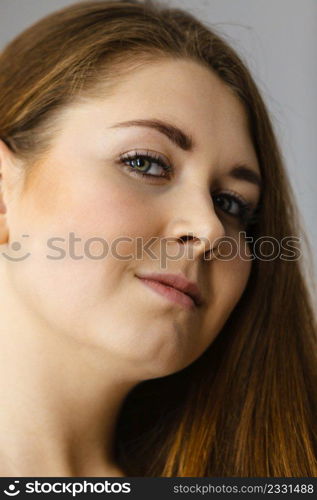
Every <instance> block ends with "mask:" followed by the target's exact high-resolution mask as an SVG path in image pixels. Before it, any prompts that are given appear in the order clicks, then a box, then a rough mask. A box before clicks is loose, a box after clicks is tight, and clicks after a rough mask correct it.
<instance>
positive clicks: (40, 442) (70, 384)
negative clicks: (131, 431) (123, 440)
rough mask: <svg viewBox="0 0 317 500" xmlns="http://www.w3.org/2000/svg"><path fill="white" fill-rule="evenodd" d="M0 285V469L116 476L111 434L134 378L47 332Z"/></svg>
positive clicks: (67, 339) (6, 472)
mask: <svg viewBox="0 0 317 500" xmlns="http://www.w3.org/2000/svg"><path fill="white" fill-rule="evenodd" d="M1 283H2V285H1V287H2V289H1V296H0V318H1V327H0V358H1V363H0V399H1V401H2V402H5V404H2V410H1V411H0V449H1V454H0V465H1V467H0V468H1V471H2V473H1V474H2V475H4V476H74V477H80V476H123V475H124V472H123V471H121V469H120V466H119V465H118V464H116V463H115V461H114V458H113V445H114V432H115V426H116V421H117V417H118V413H119V410H120V408H121V406H122V403H123V401H124V399H125V397H126V396H127V394H128V393H129V391H130V390H131V389H132V388H133V387H134V386H135V385H136V384H137V382H138V381H137V380H131V379H129V377H128V376H125V374H124V368H123V367H121V366H120V364H119V363H118V362H115V360H114V359H113V357H111V356H110V354H109V353H104V352H103V353H100V352H99V350H98V349H96V348H92V347H91V346H87V345H83V344H80V343H78V342H77V341H76V339H74V338H72V337H71V336H67V335H62V334H61V333H60V332H56V331H50V330H49V328H48V327H47V326H46V325H45V324H43V323H40V321H38V320H36V319H35V318H34V317H32V316H31V314H30V312H29V311H27V310H26V309H25V308H24V307H23V305H22V304H21V303H20V302H19V300H18V298H17V297H16V296H14V294H13V293H11V292H10V289H9V287H8V286H5V287H4V286H3V285H4V282H3V281H2V282H1Z"/></svg>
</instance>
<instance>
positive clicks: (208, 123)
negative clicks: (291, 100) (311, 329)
mask: <svg viewBox="0 0 317 500" xmlns="http://www.w3.org/2000/svg"><path fill="white" fill-rule="evenodd" d="M140 118H157V119H161V120H166V121H168V122H170V123H172V124H174V125H176V126H178V127H180V128H181V129H182V130H184V131H187V132H188V133H189V134H190V135H191V136H192V137H193V139H194V140H195V142H196V143H197V147H196V149H195V150H193V151H183V150H181V149H180V148H178V147H177V146H176V145H174V144H172V142H171V141H170V140H169V139H168V138H167V137H165V136H164V135H162V134H161V133H159V132H158V131H155V130H153V129H149V128H145V127H125V128H111V127H112V126H113V125H114V124H115V123H117V122H121V121H125V120H132V119H140ZM59 123H60V127H59V131H58V133H56V135H55V136H54V140H53V142H52V146H51V148H50V151H49V154H48V156H47V157H46V158H45V160H44V161H42V162H41V163H39V164H38V163H37V164H34V167H33V169H32V170H31V173H30V175H29V177H28V178H27V181H26V182H25V183H23V181H24V178H23V175H24V174H23V165H21V161H19V160H18V159H17V158H16V157H15V156H14V154H13V153H12V152H11V151H9V149H8V148H7V147H6V146H5V144H4V143H3V142H1V144H0V161H1V173H2V183H1V193H2V198H1V201H2V205H1V215H0V238H1V247H0V248H1V250H2V253H6V255H11V256H14V257H16V256H18V255H19V256H21V255H25V254H26V253H27V252H30V253H31V255H30V256H29V257H28V258H26V259H25V260H21V261H18V262H13V261H10V260H9V259H8V258H5V257H3V256H2V255H1V258H0V272H1V279H0V283H1V285H0V286H1V289H0V290H1V300H0V316H1V327H0V328H1V332H0V333H1V335H0V356H1V363H0V393H1V401H6V404H5V406H4V405H3V406H2V408H4V407H5V410H6V411H5V412H4V411H2V412H1V414H0V449H1V450H2V452H1V453H2V455H1V458H0V465H1V467H0V469H1V471H2V473H3V475H5V476H10V475H11V476H15V475H16V476H18V475H21V476H22V475H25V476H28V475H29V476H32V475H34V476H41V475H43V476H79V475H82V476H111V475H113V476H123V475H124V471H122V470H121V469H120V467H119V466H118V464H116V463H115V461H114V460H113V456H112V452H111V449H112V448H111V447H112V442H113V434H114V425H115V423H116V419H117V415H118V412H119V410H120V407H121V405H122V403H123V401H124V399H125V397H126V396H127V394H128V393H129V391H130V390H131V389H132V388H133V387H134V386H135V385H136V384H137V383H139V382H140V381H142V380H146V379H150V378H155V377H162V376H165V375H169V374H171V373H174V372H176V371H178V370H181V369H182V368H184V367H186V366H188V365H189V364H190V363H192V362H193V361H194V360H195V359H197V358H198V357H199V356H200V355H201V354H202V353H203V352H204V351H205V350H206V349H207V347H208V346H209V345H210V344H211V343H212V342H213V340H214V339H215V337H216V336H217V334H218V333H219V331H220V330H221V327H222V326H223V325H224V323H225V321H226V320H227V318H228V316H229V315H230V313H231V312H232V310H233V308H234V307H235V305H236V304H237V302H238V300H239V298H240V297H241V295H242V293H243V290H244V289H245V286H246V284H247V281H248V277H249V274H250V270H251V265H252V261H250V260H247V259H246V258H244V259H243V258H241V256H239V255H238V256H237V257H235V258H234V259H231V260H221V259H217V258H213V259H211V260H204V258H203V257H204V252H206V251H207V250H208V249H212V248H216V246H217V244H216V243H215V244H214V243H213V242H214V241H216V239H217V238H218V239H219V238H224V237H225V236H228V235H230V236H231V237H233V238H237V236H238V232H239V231H241V230H242V229H243V228H242V227H241V225H240V223H239V221H238V220H237V219H235V218H234V217H233V216H230V215H229V214H226V213H224V211H222V210H221V208H219V206H217V205H216V204H215V203H213V199H214V198H213V193H214V192H215V191H216V188H217V191H221V192H222V191H223V190H227V189H231V190H235V191H236V192H237V193H238V194H240V195H241V196H242V197H243V198H244V199H245V200H246V201H248V202H250V203H253V205H254V206H255V205H256V204H257V202H258V200H259V195H260V192H259V188H258V187H257V186H255V185H252V184H250V183H248V182H246V181H243V180H238V179H233V178H230V177H229V176H228V175H227V173H228V171H229V170H230V168H231V167H232V166H233V165H234V164H235V163H236V162H238V161H241V162H242V161H243V162H244V163H247V164H249V165H250V167H251V168H253V170H254V171H256V172H259V165H258V162H257V158H256V154H255V151H254V148H253V146H252V143H251V139H250V136H249V133H248V128H247V122H246V116H245V113H244V110H243V107H242V105H241V104H240V102H239V101H238V100H237V98H236V97H235V96H234V95H233V94H232V93H231V91H230V90H229V89H228V88H227V87H226V86H225V85H224V83H223V82H221V81H220V80H219V79H218V77H217V76H215V75H214V74H213V73H212V72H210V71H209V70H208V69H206V68H204V67H202V66H201V65H199V64H198V63H196V62H193V61H189V60H177V61H176V60H174V61H173V60H162V61H157V62H155V63H153V64H151V65H147V66H146V67H143V68H142V69H139V70H138V71H136V72H133V73H131V74H130V75H129V76H128V77H127V78H126V79H125V80H122V81H121V82H120V84H118V85H117V87H116V88H115V90H114V92H113V94H112V95H111V96H108V97H106V98H103V97H99V98H96V99H88V98H87V99H81V100H79V101H78V102H77V103H76V104H73V105H71V106H69V107H68V108H66V109H64V111H63V112H62V113H61V115H60V122H59ZM135 150H137V151H139V152H140V151H141V152H144V151H146V150H151V151H152V152H154V153H156V154H159V155H160V156H163V158H164V159H166V160H167V161H168V162H169V163H170V164H172V165H173V166H174V168H175V171H176V174H175V176H174V177H173V179H172V180H167V179H162V178H161V179H160V178H159V179H156V180H155V179H154V181H155V182H152V181H151V180H149V181H148V180H147V179H143V178H141V177H135V176H134V175H131V173H128V171H127V170H125V169H124V167H123V164H120V162H119V161H118V159H119V157H120V155H122V154H123V153H126V152H129V153H133V152H135ZM21 167H22V168H21ZM151 172H153V170H152V171H151ZM161 172H162V169H159V170H156V171H155V172H154V173H156V174H160V173H161ZM71 232H74V233H75V235H76V237H78V238H81V241H78V242H77V243H76V247H75V248H76V255H77V256H83V258H81V259H74V258H71V256H70V255H69V254H68V253H66V256H65V257H64V258H63V259H58V260H57V259H55V260H53V259H49V258H47V255H51V256H55V257H56V256H60V252H57V251H53V250H51V249H48V247H47V240H48V239H49V238H51V237H62V238H65V241H68V235H69V233H71ZM188 233H193V234H194V235H195V236H196V237H198V238H202V241H199V240H198V241H196V243H195V244H194V243H193V242H192V241H187V242H185V243H184V242H182V241H181V240H180V239H179V238H181V236H183V235H186V234H188ZM23 234H28V235H30V236H29V237H23V236H22V235H23ZM94 236H98V237H101V238H104V239H105V240H106V241H107V242H108V243H110V242H112V241H114V240H115V239H116V238H117V237H118V236H128V237H129V238H131V240H132V239H135V238H136V237H140V236H141V237H143V238H144V241H148V240H149V239H150V238H152V237H156V238H157V240H155V244H153V245H152V246H151V249H152V250H153V252H154V254H155V255H156V256H158V257H160V245H159V243H160V240H162V239H163V238H173V239H174V240H173V241H172V242H171V243H170V245H171V246H169V251H170V252H171V254H173V255H175V253H176V252H177V251H178V250H179V249H180V247H181V248H182V249H185V250H186V251H187V249H191V250H192V252H193V253H192V255H193V258H191V259H190V258H188V255H187V254H185V253H183V254H182V257H181V258H180V259H178V260H172V259H170V260H168V262H167V266H166V268H165V269H162V268H161V269H160V260H159V259H158V258H157V259H156V260H155V259H153V258H150V257H149V256H148V255H145V256H144V258H142V259H139V260H137V259H136V258H135V246H134V244H133V242H132V241H127V242H124V243H121V244H120V246H119V247H118V250H119V252H120V254H121V256H124V257H126V256H130V255H131V254H132V255H133V258H132V259H129V260H123V259H118V258H115V257H114V256H112V255H110V254H108V256H107V257H106V258H103V259H99V260H98V259H94V258H91V257H89V254H88V255H86V254H85V252H84V243H85V242H86V241H87V239H89V238H91V237H94ZM203 238H205V240H203ZM206 239H208V241H209V242H210V244H208V243H207V240H206ZM218 241H219V240H218ZM13 242H20V243H21V245H22V248H21V249H20V250H12V247H10V245H12V243H13ZM213 245H214V246H213ZM58 246H59V248H64V249H66V250H67V244H66V243H64V244H61V242H59V244H58ZM10 249H11V250H10ZM101 250H102V249H101V245H100V243H95V244H92V245H91V246H90V248H89V252H90V256H91V255H93V256H98V255H99V256H100V255H101ZM173 252H174V253H173ZM245 255H246V256H247V255H248V250H247V251H246V254H245ZM138 272H143V273H150V272H171V273H180V272H182V273H184V274H185V276H187V278H188V279H190V280H192V281H197V283H198V285H199V287H200V289H201V291H202V293H203V296H204V299H205V302H204V304H203V306H202V307H200V308H195V309H194V310H192V311H189V310H187V309H185V308H184V307H182V306H180V305H178V304H175V303H173V302H170V301H169V300H168V299H166V298H165V297H162V296H161V295H159V294H157V293H156V292H154V291H153V290H151V289H150V288H148V287H146V286H145V285H144V284H143V283H142V282H141V281H140V280H139V279H138V278H137V277H136V276H135V273H138Z"/></svg>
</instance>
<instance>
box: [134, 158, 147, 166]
mask: <svg viewBox="0 0 317 500" xmlns="http://www.w3.org/2000/svg"><path fill="white" fill-rule="evenodd" d="M135 161H136V163H137V167H140V168H143V169H146V161H147V160H146V159H145V158H137V159H136V160H135Z"/></svg>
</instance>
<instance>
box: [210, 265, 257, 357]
mask: <svg viewBox="0 0 317 500" xmlns="http://www.w3.org/2000/svg"><path fill="white" fill-rule="evenodd" d="M244 259H245V260H244ZM244 259H242V258H241V257H239V256H237V257H235V258H234V259H232V260H227V261H226V260H216V261H214V262H213V263H212V264H211V268H210V269H211V273H212V277H211V280H210V290H209V297H210V301H209V305H208V309H207V312H206V314H205V317H204V321H203V326H202V342H201V345H202V346H203V350H205V349H206V348H207V347H208V346H209V345H210V344H211V343H212V342H213V340H214V339H215V338H216V336H217V335H218V334H219V333H220V331H221V329H222V327H223V326H224V324H225V322H226V321H227V319H228V318H229V316H230V314H231V313H232V311H233V309H234V308H235V306H236V305H237V303H238V302H239V300H240V298H241V296H242V294H243V292H244V290H245V287H246V285H247V282H248V278H249V276H250V272H251V267H252V260H250V259H247V255H244Z"/></svg>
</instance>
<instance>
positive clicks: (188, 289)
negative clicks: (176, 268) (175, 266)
mask: <svg viewBox="0 0 317 500" xmlns="http://www.w3.org/2000/svg"><path fill="white" fill-rule="evenodd" d="M137 277H138V278H141V279H145V280H152V281H156V282H158V283H162V284H164V285H167V286H169V287H172V288H174V289H176V290H178V291H180V292H182V293H184V294H186V295H188V296H189V297H191V299H192V300H193V301H194V304H195V305H196V306H200V305H201V304H202V303H203V298H202V294H201V292H200V289H199V288H198V285H197V284H196V283H194V282H192V281H189V280H188V279H187V278H186V277H185V276H184V275H182V274H168V273H151V274H138V275H137Z"/></svg>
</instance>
